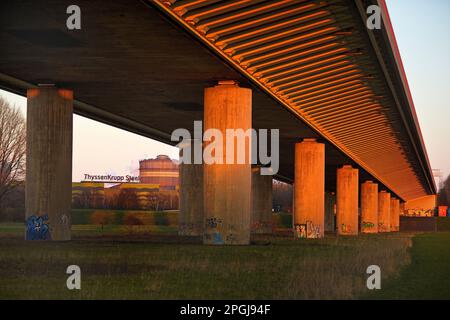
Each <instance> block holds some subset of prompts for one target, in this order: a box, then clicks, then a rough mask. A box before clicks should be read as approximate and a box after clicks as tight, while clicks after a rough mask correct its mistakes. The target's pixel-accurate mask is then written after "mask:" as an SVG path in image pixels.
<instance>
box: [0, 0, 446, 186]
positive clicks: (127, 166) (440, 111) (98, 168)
mask: <svg viewBox="0 0 450 320" xmlns="http://www.w3.org/2000/svg"><path fill="white" fill-rule="evenodd" d="M386 2H387V5H388V9H389V13H390V16H391V20H392V24H393V27H394V32H395V35H396V38H397V42H398V45H399V49H400V53H401V56H402V59H403V64H404V67H405V70H406V75H407V78H408V82H409V85H410V89H411V92H412V96H413V100H414V104H415V107H416V111H417V114H418V118H419V122H420V126H421V129H422V134H423V137H424V140H425V144H426V147H427V150H428V155H429V158H430V162H431V166H432V168H433V169H441V170H442V172H443V173H444V175H445V176H447V175H448V174H450V1H449V0H427V1H425V0H387V1H386ZM0 95H2V96H3V97H5V98H7V99H8V100H9V101H11V102H12V103H14V104H16V105H17V106H19V107H20V109H21V110H22V111H23V112H24V114H25V112H26V99H25V98H23V97H19V96H17V95H13V94H10V93H7V92H5V91H2V90H0ZM158 154H167V155H169V156H170V157H171V158H175V159H176V158H178V151H177V149H176V148H174V147H171V146H168V145H165V144H163V143H160V142H157V141H153V140H151V139H148V138H145V137H140V136H138V135H135V134H132V133H129V132H125V131H122V130H120V129H116V128H113V127H110V126H107V125H104V124H101V123H98V122H95V121H92V120H89V119H86V118H82V117H80V116H74V147H73V179H74V181H79V180H80V179H82V178H83V174H84V173H90V174H103V173H107V174H109V173H112V174H130V173H131V174H136V173H137V168H138V160H139V159H144V158H149V157H150V158H153V157H155V156H156V155H158Z"/></svg>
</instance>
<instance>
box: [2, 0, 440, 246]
mask: <svg viewBox="0 0 450 320" xmlns="http://www.w3.org/2000/svg"><path fill="white" fill-rule="evenodd" d="M71 4H72V3H71V1H65V0H46V1H43V0H33V1H31V0H25V1H9V0H6V1H2V3H1V4H0V9H1V10H0V43H1V44H2V45H1V46H2V48H1V50H0V86H1V88H3V89H5V90H8V91H11V92H15V93H18V94H20V95H24V96H25V95H27V97H28V111H27V125H28V133H27V134H28V136H27V139H28V145H27V181H26V182H27V187H26V191H27V200H26V201H27V203H26V206H27V210H26V216H27V217H29V216H33V215H35V216H40V215H44V214H48V215H49V224H50V226H51V229H52V232H51V234H52V239H54V240H68V239H70V219H67V215H70V186H71V161H72V160H71V159H72V139H71V137H72V114H73V113H76V114H79V115H82V116H86V117H89V118H92V119H94V120H98V121H100V122H103V123H107V124H110V125H113V126H116V127H118V128H122V129H125V130H128V131H131V132H135V133H137V134H140V135H144V136H147V137H149V138H152V139H156V140H159V141H162V142H165V143H171V144H174V142H173V141H171V140H170V135H171V132H172V131H173V130H175V129H177V128H189V129H192V127H193V122H194V121H195V120H204V127H205V129H206V128H210V127H213V126H215V127H217V126H219V127H221V128H242V129H248V128H267V129H272V128H276V129H279V130H280V154H279V157H280V170H279V172H278V173H277V176H276V177H275V178H277V179H280V180H282V181H285V182H288V183H293V184H294V209H293V210H294V225H296V228H297V231H299V230H301V231H299V234H298V236H306V237H322V236H323V235H324V232H325V231H336V232H337V233H338V234H343V235H356V234H357V233H358V232H389V231H398V227H399V225H398V223H399V222H398V221H399V218H398V216H399V214H400V210H401V209H400V208H402V207H403V206H404V205H405V204H406V205H407V204H408V202H411V201H422V199H423V200H424V201H430V200H429V199H432V197H433V196H434V194H435V193H436V187H435V184H434V180H433V175H432V170H431V168H430V164H429V160H428V156H427V152H426V148H425V144H424V141H423V138H422V135H421V132H420V127H419V123H418V119H417V115H416V112H415V109H414V103H413V101H412V97H411V93H410V90H409V87H408V82H407V79H406V76H405V71H404V69H403V65H402V61H401V57H400V54H399V50H398V47H397V43H396V40H395V35H394V32H393V29H392V25H391V22H390V20H389V15H388V12H387V8H386V5H385V3H384V0H378V1H377V0H316V1H303V0H227V1H225V0H148V1H138V0H118V1H100V0H79V1H77V5H78V6H79V8H80V10H81V29H79V30H68V28H67V26H66V20H67V18H68V14H67V13H66V9H67V7H68V6H69V5H71ZM371 5H376V6H378V8H380V10H381V28H380V29H374V30H371V29H369V28H367V25H366V21H367V19H368V14H367V8H368V7H369V6H371ZM181 167H182V168H181V175H180V179H181V186H180V190H181V192H182V195H181V204H180V206H181V208H182V212H181V217H180V218H181V221H182V222H181V224H182V225H180V230H182V233H183V234H186V235H203V238H204V243H207V244H248V243H249V241H250V236H251V233H252V232H268V229H267V226H266V227H264V225H266V224H267V223H270V222H268V220H270V215H271V196H270V190H269V189H270V188H271V184H270V183H268V182H267V181H268V180H267V179H271V177H270V176H269V178H264V176H259V174H258V172H259V169H258V168H257V167H253V168H252V167H251V165H250V164H248V165H243V166H242V165H240V166H239V165H224V166H222V167H217V166H213V165H212V166H207V165H203V166H202V165H200V166H197V165H192V166H190V167H186V166H181ZM183 167H184V168H183ZM183 170H184V171H183ZM202 177H203V178H202ZM264 179H266V180H265V181H263V180H264ZM183 190H184V194H183ZM430 197H431V198H430ZM335 202H337V203H336V213H334V209H333V208H334V203H335ZM431 202H432V201H431ZM256 211H258V212H259V213H255V212H256ZM334 214H336V217H337V222H336V223H334V220H333V216H334ZM358 217H359V218H358ZM258 226H259V227H258ZM261 226H262V227H261ZM304 228H306V232H305V233H303V231H304Z"/></svg>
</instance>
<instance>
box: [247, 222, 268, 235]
mask: <svg viewBox="0 0 450 320" xmlns="http://www.w3.org/2000/svg"><path fill="white" fill-rule="evenodd" d="M272 228H273V223H272V221H257V222H253V223H252V224H251V226H250V230H251V231H252V232H254V233H258V232H262V233H265V232H271V231H272Z"/></svg>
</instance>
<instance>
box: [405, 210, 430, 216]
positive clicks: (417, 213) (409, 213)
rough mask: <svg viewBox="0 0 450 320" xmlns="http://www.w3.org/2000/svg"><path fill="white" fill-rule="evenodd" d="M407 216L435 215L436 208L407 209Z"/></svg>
mask: <svg viewBox="0 0 450 320" xmlns="http://www.w3.org/2000/svg"><path fill="white" fill-rule="evenodd" d="M404 215H405V216H412V217H433V216H434V210H432V209H421V208H414V209H406V210H405V213H404Z"/></svg>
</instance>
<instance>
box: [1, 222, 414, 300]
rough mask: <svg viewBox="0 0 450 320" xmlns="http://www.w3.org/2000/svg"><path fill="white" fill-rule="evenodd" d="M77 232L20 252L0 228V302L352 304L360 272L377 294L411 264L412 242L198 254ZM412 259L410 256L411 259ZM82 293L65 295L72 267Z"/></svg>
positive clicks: (158, 233) (89, 230)
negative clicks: (378, 274)
mask: <svg viewBox="0 0 450 320" xmlns="http://www.w3.org/2000/svg"><path fill="white" fill-rule="evenodd" d="M135 227H136V228H134V229H133V230H130V229H128V227H126V226H105V227H104V228H103V230H101V227H99V226H91V225H83V226H74V230H73V238H74V240H73V241H70V242H66V243H58V242H25V241H23V240H21V239H22V235H23V226H22V225H20V224H0V266H1V268H0V298H1V299H255V298H259V299H353V298H358V297H361V296H364V295H365V294H366V293H367V289H366V286H365V282H366V277H367V275H366V273H365V272H366V268H367V266H369V265H371V264H377V265H379V266H380V267H381V270H382V277H383V284H384V283H385V281H387V283H389V278H393V277H395V276H396V275H397V274H398V272H399V271H400V270H402V267H405V266H407V265H408V264H409V262H410V256H409V253H408V248H409V247H410V245H411V237H412V235H411V234H390V235H361V236H359V237H357V238H352V237H350V238H344V237H339V238H338V237H326V238H325V239H321V240H294V239H291V238H289V237H285V236H272V237H270V238H268V237H260V238H255V239H254V241H253V245H250V246H222V247H214V246H204V245H202V244H201V240H200V239H196V238H189V239H186V238H180V237H178V236H177V235H176V229H173V228H171V227H165V228H163V227H162V226H135ZM413 251H414V249H413ZM71 264H76V265H79V266H80V268H81V278H82V284H81V286H82V289H81V290H79V291H77V290H75V291H69V290H68V289H67V288H66V279H67V275H66V274H65V271H66V268H67V266H68V265H71Z"/></svg>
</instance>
